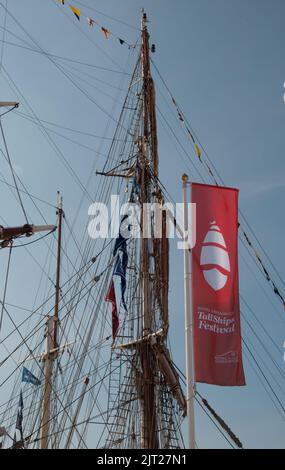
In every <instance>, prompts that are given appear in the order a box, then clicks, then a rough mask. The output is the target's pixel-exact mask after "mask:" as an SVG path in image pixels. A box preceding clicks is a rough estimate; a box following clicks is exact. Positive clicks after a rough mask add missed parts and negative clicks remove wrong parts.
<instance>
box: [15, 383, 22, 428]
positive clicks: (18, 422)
mask: <svg viewBox="0 0 285 470" xmlns="http://www.w3.org/2000/svg"><path fill="white" fill-rule="evenodd" d="M23 408H24V402H23V394H22V390H20V398H19V405H18V414H17V421H16V429H19V431H21V433H22V424H23Z"/></svg>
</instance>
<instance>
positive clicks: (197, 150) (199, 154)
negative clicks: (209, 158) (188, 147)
mask: <svg viewBox="0 0 285 470" xmlns="http://www.w3.org/2000/svg"><path fill="white" fill-rule="evenodd" d="M195 150H196V153H197V156H198V157H199V158H201V155H202V153H201V150H200V149H199V147H198V145H197V144H195Z"/></svg>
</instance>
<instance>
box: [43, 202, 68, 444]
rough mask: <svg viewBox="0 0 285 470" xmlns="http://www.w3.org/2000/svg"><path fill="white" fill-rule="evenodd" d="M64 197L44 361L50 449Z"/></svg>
mask: <svg viewBox="0 0 285 470" xmlns="http://www.w3.org/2000/svg"><path fill="white" fill-rule="evenodd" d="M63 216H64V213H63V208H62V197H61V196H60V195H59V193H58V206H57V217H58V239H57V263H56V284H55V304H54V315H53V316H52V317H48V319H47V329H46V353H45V355H44V357H43V360H44V396H43V404H42V418H41V429H40V448H41V449H48V445H49V429H50V405H51V393H52V380H53V378H52V374H53V363H54V361H55V359H56V357H57V355H58V350H59V345H58V337H57V333H58V319H59V316H58V313H59V302H60V272H61V241H62V220H63Z"/></svg>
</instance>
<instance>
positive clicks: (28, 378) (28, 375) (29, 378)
mask: <svg viewBox="0 0 285 470" xmlns="http://www.w3.org/2000/svg"><path fill="white" fill-rule="evenodd" d="M22 382H27V383H29V384H33V385H41V381H40V380H39V379H37V377H35V376H34V375H33V374H32V372H30V371H29V370H28V369H26V367H23V372H22Z"/></svg>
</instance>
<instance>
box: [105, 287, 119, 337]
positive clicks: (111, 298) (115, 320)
mask: <svg viewBox="0 0 285 470" xmlns="http://www.w3.org/2000/svg"><path fill="white" fill-rule="evenodd" d="M105 301H106V302H112V335H113V339H115V338H116V334H117V331H118V328H119V317H118V312H117V302H116V293H115V286H114V282H113V279H112V280H111V283H110V286H109V290H108V293H107V295H106V297H105Z"/></svg>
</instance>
